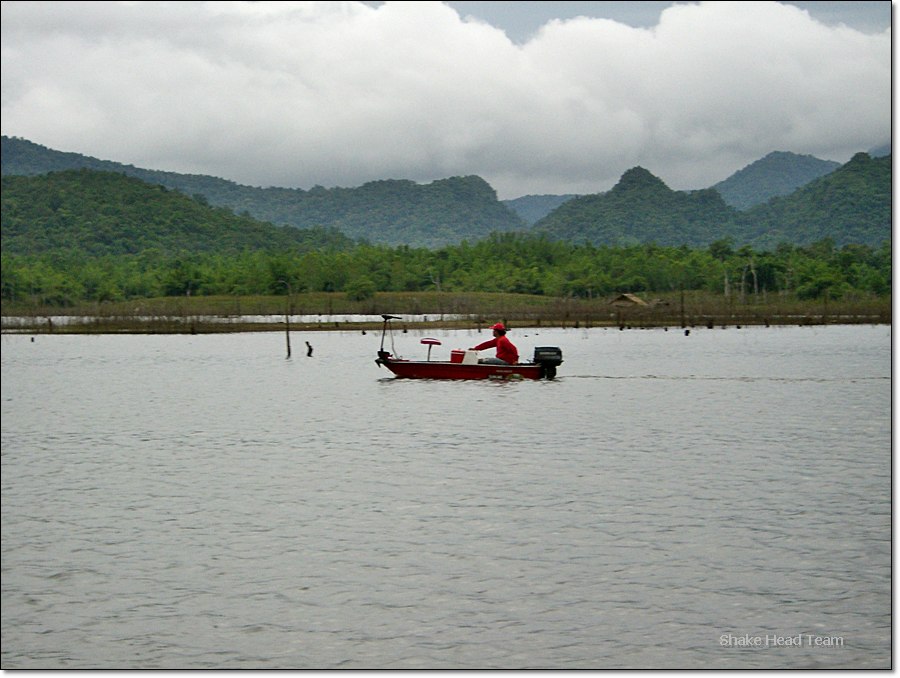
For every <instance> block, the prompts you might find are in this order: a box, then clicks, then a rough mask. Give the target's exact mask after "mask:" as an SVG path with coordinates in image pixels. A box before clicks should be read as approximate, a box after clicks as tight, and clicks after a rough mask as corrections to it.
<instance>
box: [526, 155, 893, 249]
mask: <svg viewBox="0 0 900 678" xmlns="http://www.w3.org/2000/svg"><path fill="white" fill-rule="evenodd" d="M891 184H892V180H891V156H884V157H881V158H871V157H870V156H869V155H868V154H866V153H858V154H857V155H856V156H854V157H853V158H852V159H851V160H850V162H848V163H847V164H846V165H843V166H841V167H839V168H838V169H837V170H835V171H834V172H832V173H831V174H828V175H826V176H824V177H820V178H819V179H816V180H815V181H813V182H811V183H809V184H807V185H806V186H803V187H802V188H800V189H799V190H797V191H795V192H794V193H792V194H791V195H789V196H783V197H778V198H773V199H772V200H770V201H769V202H768V203H766V204H765V205H761V206H758V207H755V208H752V209H750V210H748V211H744V212H741V211H739V210H737V209H735V208H733V207H731V206H729V205H727V204H725V201H724V200H723V199H722V197H721V196H720V195H719V193H718V192H717V191H716V190H714V189H711V188H709V189H704V190H701V191H689V192H682V191H673V190H671V189H669V187H668V186H666V185H665V184H664V183H663V182H662V181H661V180H660V179H658V178H657V177H655V176H653V175H652V174H650V172H648V171H647V170H645V169H643V168H641V167H636V168H634V169H631V170H628V171H627V172H626V173H625V174H623V175H622V178H621V179H620V180H619V183H618V184H616V186H614V187H613V189H612V190H611V191H609V192H607V193H602V194H596V195H588V196H581V197H578V198H574V199H572V200H569V201H568V202H565V203H563V204H562V205H561V206H560V207H559V208H557V209H556V210H554V211H553V212H552V213H551V214H549V215H548V216H547V217H545V218H544V219H541V220H540V221H538V222H537V223H536V224H535V225H534V227H533V230H534V231H535V232H537V233H540V234H544V235H546V236H548V237H550V238H553V239H559V240H568V241H571V242H576V243H580V242H588V243H592V244H594V245H628V244H633V243H648V242H653V243H656V244H658V245H676V246H677V245H690V246H706V245H709V244H710V243H712V242H715V241H717V240H722V239H731V240H733V241H734V242H735V243H736V244H739V245H744V244H750V245H753V246H754V247H757V248H761V249H770V248H772V247H775V246H776V245H778V244H779V243H781V242H787V243H792V244H797V245H805V244H811V243H813V242H816V241H818V240H822V239H825V238H830V239H831V240H832V241H833V242H834V243H835V244H836V245H845V244H849V243H856V244H864V245H870V246H872V247H879V246H881V245H882V244H883V243H884V242H886V241H889V240H890V238H891V208H892V199H891Z"/></svg>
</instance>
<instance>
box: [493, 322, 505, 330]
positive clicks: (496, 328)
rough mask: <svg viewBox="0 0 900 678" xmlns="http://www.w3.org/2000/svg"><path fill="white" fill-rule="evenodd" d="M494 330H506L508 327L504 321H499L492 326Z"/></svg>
mask: <svg viewBox="0 0 900 678" xmlns="http://www.w3.org/2000/svg"><path fill="white" fill-rule="evenodd" d="M491 329H492V330H503V331H504V332H505V331H506V328H505V327H503V323H497V324H496V325H494V326H492V327H491Z"/></svg>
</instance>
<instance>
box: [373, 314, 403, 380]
mask: <svg viewBox="0 0 900 678" xmlns="http://www.w3.org/2000/svg"><path fill="white" fill-rule="evenodd" d="M381 317H382V318H384V325H383V326H382V328H381V348H380V349H378V358H376V359H375V364H376V365H378V367H381V366H382V365H383V364H384V362H385V361H386V360H387V359H388V358H390V357H391V354H390V353H388V352H387V351H385V350H384V336H385V335H386V334H387V328H388V323H389V322H390V321H391V320H400V319H401V318H400V316H398V315H386V314H384V313H382V314H381ZM392 336H393V335H392Z"/></svg>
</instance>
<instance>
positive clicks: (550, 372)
mask: <svg viewBox="0 0 900 678" xmlns="http://www.w3.org/2000/svg"><path fill="white" fill-rule="evenodd" d="M562 361H563V357H562V349H561V348H559V347H558V346H535V347H534V360H533V361H532V362H534V363H536V364H538V365H540V366H541V379H554V378H555V377H556V368H557V367H559V366H560V365H562Z"/></svg>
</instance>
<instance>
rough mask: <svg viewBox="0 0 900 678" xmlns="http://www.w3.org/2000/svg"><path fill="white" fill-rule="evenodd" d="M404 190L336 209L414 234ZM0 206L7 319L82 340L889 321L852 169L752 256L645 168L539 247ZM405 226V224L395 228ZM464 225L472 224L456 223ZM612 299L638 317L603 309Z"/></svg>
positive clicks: (9, 200)
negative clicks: (383, 320) (426, 328)
mask: <svg viewBox="0 0 900 678" xmlns="http://www.w3.org/2000/svg"><path fill="white" fill-rule="evenodd" d="M405 183H409V182H375V183H373V184H371V185H367V186H366V187H363V189H358V191H360V192H355V193H354V196H353V197H348V202H347V203H344V204H348V203H354V202H355V201H358V202H355V204H356V208H354V209H357V210H359V211H367V212H368V213H369V218H370V220H371V221H370V223H371V224H374V226H375V227H376V228H381V227H382V226H383V225H384V224H385V223H387V222H389V221H390V222H392V223H393V228H394V232H395V233H397V232H400V231H402V230H403V229H406V228H409V229H411V230H410V232H411V233H412V231H414V230H415V228H414V226H415V225H416V224H419V225H421V224H422V223H423V222H422V219H423V216H422V215H423V214H424V213H425V212H422V211H418V212H417V211H416V210H417V208H416V206H415V204H407V203H408V201H409V200H410V199H411V198H410V195H411V194H410V193H409V192H408V191H407V189H408V188H409V186H404V185H403V184H405ZM395 189H397V191H398V192H397V194H396V195H395V196H394V197H393V198H390V199H388V198H386V197H385V195H386V192H387V193H390V192H391V191H394V190H395ZM272 190H275V189H272ZM324 190H325V189H321V191H324ZM341 190H343V189H341ZM321 191H319V192H321ZM366 191H371V194H370V195H368V197H367V198H365V199H363V198H361V197H360V196H363V195H365V194H366ZM316 192H317V190H316V189H314V190H313V191H311V192H310V193H316ZM436 193H440V194H442V195H444V202H443V203H442V202H440V201H439V200H438V201H435V200H436V199H435V194H436ZM473 194H480V196H481V197H480V198H479V199H478V200H476V203H478V201H479V200H480V203H479V204H481V205H482V206H483V205H485V204H488V203H490V202H491V201H493V204H495V205H498V206H499V203H498V202H497V201H496V198H495V197H494V196H493V191H492V190H491V189H490V187H488V186H487V184H484V183H483V182H481V180H480V179H477V178H468V179H457V180H447V181H444V182H435V184H432V185H431V193H430V198H429V200H428V201H427V202H428V203H429V205H431V206H433V205H434V204H443V205H445V206H446V210H447V211H453V209H452V205H453V204H454V200H457V199H458V200H459V201H461V203H467V201H469V200H470V199H471V196H472V195H473ZM323 195H324V194H323ZM330 195H332V196H333V195H334V194H333V193H331V194H330ZM323 200H324V197H323ZM392 201H393V202H392ZM325 202H327V201H325ZM413 202H414V201H413ZM0 203H2V271H0V303H2V313H3V315H4V316H13V315H20V316H30V317H38V316H49V315H59V314H71V315H90V316H92V317H94V318H95V320H94V321H92V322H93V323H94V324H93V328H94V329H95V330H97V331H100V330H101V329H102V330H119V329H124V328H125V327H141V328H143V329H146V328H147V325H146V321H145V320H140V321H138V320H137V319H138V318H146V316H147V314H148V313H149V314H150V315H149V317H151V318H152V319H153V320H152V323H153V327H154V328H155V329H154V331H179V329H182V330H183V328H184V319H185V318H187V317H196V316H198V315H222V314H224V315H226V316H237V315H241V314H248V313H250V314H253V313H266V311H262V310H252V309H257V308H258V309H261V308H262V307H266V308H269V309H273V308H274V310H269V311H267V313H281V312H284V311H285V309H286V308H290V309H294V310H292V311H291V312H292V313H313V314H332V313H366V314H372V313H374V314H378V313H382V312H385V313H403V314H412V315H417V314H419V313H431V314H434V313H437V314H439V315H441V314H462V315H466V316H470V317H476V318H481V317H484V318H497V317H498V316H499V317H502V318H504V319H510V320H517V321H521V322H529V323H535V322H537V323H563V324H566V323H572V322H579V323H580V322H584V323H589V324H590V323H597V324H628V323H633V322H634V323H642V324H676V323H680V324H682V325H688V324H694V323H706V324H707V325H708V324H709V323H710V322H712V323H715V324H718V323H720V322H723V323H724V322H730V323H734V322H738V321H740V322H743V323H751V322H778V320H777V319H778V318H783V319H796V318H800V317H803V318H805V317H810V318H813V317H815V318H819V319H820V320H821V319H823V318H828V319H846V318H857V319H859V321H863V320H864V319H868V320H872V319H876V321H878V322H886V321H888V322H889V319H890V298H891V297H890V295H891V282H892V269H891V266H892V258H891V243H890V228H889V224H890V205H891V196H890V157H887V158H878V159H875V160H873V159H871V158H870V157H869V156H868V155H865V154H860V155H858V156H857V157H855V158H854V159H853V160H852V161H851V162H850V163H847V165H845V166H843V167H842V168H840V169H839V170H837V171H836V172H833V173H832V174H829V175H828V176H825V177H822V178H820V179H817V180H816V181H813V182H812V183H810V184H808V185H807V186H804V187H803V188H802V189H800V190H798V191H797V192H795V193H794V194H792V195H791V196H788V197H786V198H779V199H776V200H773V201H772V202H770V203H769V204H768V205H766V206H764V207H762V208H754V209H752V210H749V211H748V212H745V213H741V216H740V218H741V219H752V220H753V224H754V228H755V229H756V230H755V233H756V234H757V236H758V237H757V238H756V241H758V242H765V243H766V244H765V246H763V245H755V244H752V243H750V244H748V243H747V242H746V241H744V240H741V239H738V238H736V237H733V235H731V231H733V228H732V227H733V225H734V223H735V222H734V221H729V219H733V218H734V214H736V212H735V211H734V210H733V209H732V208H730V207H728V206H727V205H725V203H724V202H723V201H722V199H721V197H720V196H719V194H718V193H716V192H715V191H713V190H706V191H696V192H693V193H680V192H676V191H671V190H669V189H668V188H667V187H666V186H665V184H663V183H662V182H661V181H660V180H659V179H657V178H655V177H653V175H651V174H650V173H649V172H647V171H646V170H643V169H641V168H636V169H635V170H631V171H629V172H627V173H626V174H625V175H624V176H623V178H622V181H621V182H620V183H619V184H618V185H617V186H616V188H614V189H613V190H612V191H610V192H609V193H607V194H604V195H602V196H583V197H580V198H574V199H572V200H569V201H568V202H565V203H564V204H562V205H561V206H560V207H559V208H558V209H557V210H556V212H554V214H555V215H556V216H555V219H556V220H555V221H554V220H551V219H550V218H549V217H548V218H547V219H545V220H543V221H542V222H540V223H541V224H544V227H545V228H544V229H541V230H538V231H533V232H501V231H494V232H492V233H491V234H490V235H487V236H485V237H480V238H473V239H471V240H468V239H464V240H462V242H460V243H458V244H452V245H443V246H441V247H426V246H424V245H423V246H417V247H414V246H411V245H399V246H395V245H389V244H384V243H381V244H377V243H376V244H373V243H372V242H371V241H366V240H352V239H351V238H350V237H348V236H347V235H346V233H345V232H342V231H339V230H337V229H336V228H334V227H331V226H328V227H325V226H321V225H314V226H313V227H311V228H307V229H298V228H294V227H291V226H275V225H273V224H272V223H264V222H259V221H256V220H255V219H253V218H251V217H250V216H248V215H247V214H242V215H240V216H239V215H235V214H234V213H233V212H231V211H230V210H228V209H225V208H222V207H213V206H211V205H210V204H208V200H207V197H206V196H204V195H197V196H195V197H189V196H187V195H185V194H184V193H182V192H180V191H176V190H171V189H169V188H166V187H163V186H160V185H152V184H148V183H145V182H143V181H141V180H139V179H136V178H134V177H130V176H126V175H125V174H120V173H115V172H104V171H97V170H67V171H61V172H54V173H50V174H47V175H40V176H13V175H7V176H4V177H3V178H2V194H0ZM323 204H325V203H324V202H323ZM365 205H370V207H369V208H367V209H364V206H365ZM372 205H375V206H379V205H380V206H382V207H383V210H381V209H375V208H374V207H371V206H372ZM404 206H406V208H407V211H408V212H409V213H410V214H415V215H416V216H414V217H410V220H409V221H406V222H404V221H402V220H401V221H399V222H396V221H394V219H395V216H392V215H396V213H397V211H398V210H402V209H404ZM429 209H431V208H429ZM479 209H480V208H477V209H476V208H473V210H474V211H472V212H470V213H468V216H467V217H466V218H467V219H469V222H470V223H474V222H475V221H477V214H479V213H481V212H479ZM503 209H506V208H503ZM426 211H427V210H426ZM313 213H315V210H313ZM551 216H552V215H551ZM310 221H311V222H313V223H314V222H315V219H313V218H311V217H310ZM748 223H749V222H748ZM444 224H445V221H443V220H442V219H440V218H438V217H437V216H434V217H433V219H432V221H430V222H427V223H426V226H427V227H428V229H430V232H433V233H440V232H441V228H443V225H444ZM552 224H556V225H557V226H559V229H561V230H553V229H551V228H549V226H550V225H552ZM714 224H717V226H714ZM828 224H831V226H834V225H835V224H840V233H841V234H842V235H841V240H838V239H836V238H831V237H827V236H825V237H818V236H820V235H821V234H822V233H828V232H830V231H829V229H828V228H826V226H827V225H828ZM884 224H887V227H886V228H885V226H884ZM483 225H485V224H483ZM539 225H540V224H539ZM415 227H417V226H415ZM570 227H571V228H572V229H573V230H571V231H567V230H566V229H567V228H570ZM829 228H830V227H829ZM730 229H731V230H730ZM601 232H603V233H605V235H603V236H602V237H600V236H598V235H597V234H598V233H601ZM744 232H745V233H748V232H750V231H749V229H746V228H745V230H744ZM688 233H693V234H694V236H695V237H694V238H693V239H691V238H688V237H687V236H686V234H688ZM591 234H593V236H592V235H591ZM595 237H596V238H599V239H600V240H604V241H607V240H608V241H611V242H607V243H605V244H603V243H597V242H594V238H595ZM648 239H649V240H653V239H656V240H657V242H647V240H648ZM792 242H793V243H796V244H788V243H792ZM624 292H629V293H637V294H639V295H641V296H642V297H643V298H644V299H645V300H646V301H647V302H649V304H648V305H647V306H639V307H634V308H631V309H621V308H616V307H613V306H610V300H611V299H612V298H613V297H615V296H616V295H618V294H620V293H624ZM273 305H274V306H273ZM151 308H152V309H156V310H153V311H152V312H151V311H149V310H148V309H151ZM301 308H302V310H301ZM210 309H213V310H210ZM214 309H224V310H220V311H215V310H214ZM100 318H106V319H107V320H106V321H104V323H101V324H97V323H98V322H99V321H98V320H96V319H100ZM173 318H174V319H175V320H172V319H173ZM114 319H115V320H114ZM116 323H119V324H118V325H117V324H116ZM173 323H174V324H173ZM195 324H196V323H193V325H195ZM223 327H224V326H223ZM210 328H211V326H210V325H206V327H205V330H204V331H206V330H209V329H210ZM227 328H228V331H234V330H235V329H236V327H235V325H234V324H233V323H229V324H227ZM254 329H259V328H258V327H254Z"/></svg>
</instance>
